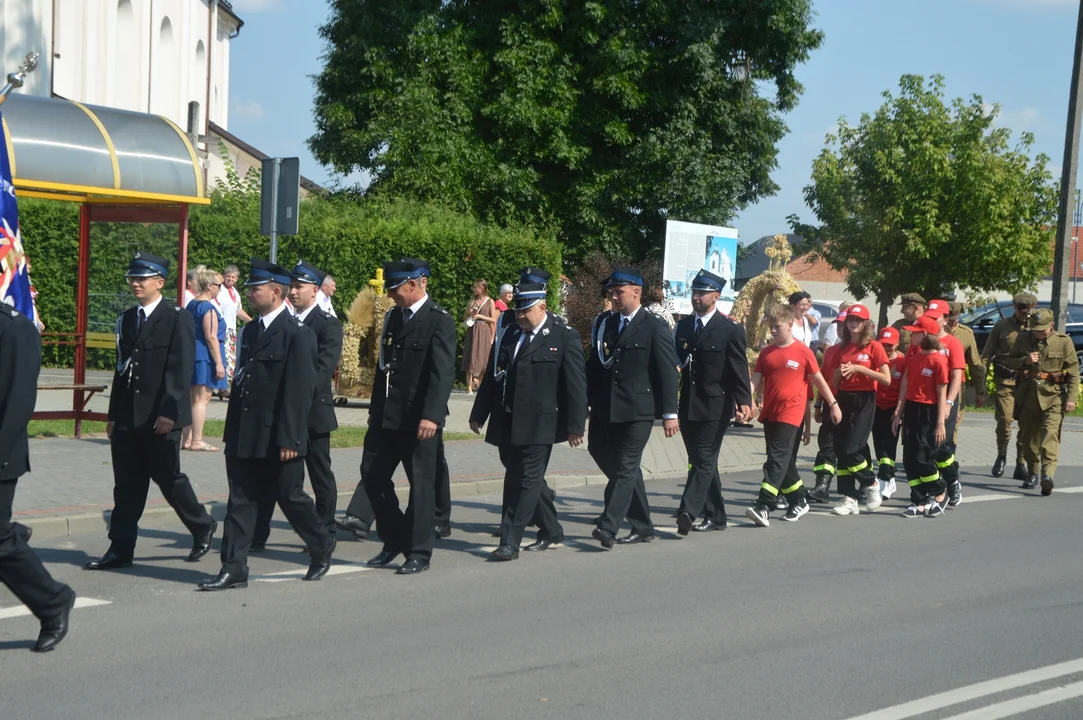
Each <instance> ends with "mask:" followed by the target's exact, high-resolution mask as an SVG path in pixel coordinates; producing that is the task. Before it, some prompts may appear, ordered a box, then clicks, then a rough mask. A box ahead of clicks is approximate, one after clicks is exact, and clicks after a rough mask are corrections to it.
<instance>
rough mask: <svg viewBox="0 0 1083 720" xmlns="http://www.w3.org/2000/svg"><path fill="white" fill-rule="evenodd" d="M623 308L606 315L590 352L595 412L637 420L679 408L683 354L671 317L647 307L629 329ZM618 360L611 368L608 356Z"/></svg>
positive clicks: (591, 396)
mask: <svg viewBox="0 0 1083 720" xmlns="http://www.w3.org/2000/svg"><path fill="white" fill-rule="evenodd" d="M620 319H621V315H620V313H617V312H614V313H613V314H612V315H611V316H610V317H609V318H607V319H606V321H605V328H604V329H603V330H602V332H601V333H600V340H601V342H602V358H599V357H598V352H597V347H593V348H590V354H589V356H588V358H587V398H588V402H589V404H590V412H591V418H592V419H594V420H597V421H600V422H634V421H639V420H652V419H654V418H660V417H662V415H664V414H665V415H669V414H672V415H676V414H677V356H676V354H675V353H674V351H673V336H672V335H671V334H670V332H669V326H668V325H666V322H665V321H664V320H663V319H662V318H660V317H658V316H657V315H654V314H652V313H650V312H648V311H647V309H646V308H643V307H641V308H640V309H639V311H638V312H636V314H635V317H633V318H632V321H631V322H630V323H628V327H627V328H625V330H624V332H623V333H619V329H620ZM603 359H604V360H610V359H611V360H612V361H613V362H612V364H611V365H610V366H609V367H608V368H606V367H605V366H604V365H603V363H602V360H603Z"/></svg>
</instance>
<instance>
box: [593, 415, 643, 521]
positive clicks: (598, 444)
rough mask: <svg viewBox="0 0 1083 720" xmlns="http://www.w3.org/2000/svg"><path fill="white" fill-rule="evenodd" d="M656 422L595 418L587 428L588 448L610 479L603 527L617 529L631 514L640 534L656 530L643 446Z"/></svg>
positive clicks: (603, 515) (631, 518)
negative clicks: (614, 421) (645, 470)
mask: <svg viewBox="0 0 1083 720" xmlns="http://www.w3.org/2000/svg"><path fill="white" fill-rule="evenodd" d="M653 426H654V422H653V421H651V420H641V421H637V422H624V423H607V422H601V421H598V422H592V423H590V428H589V430H588V431H587V449H588V451H589V452H590V455H591V457H592V458H594V462H596V463H598V467H599V468H600V469H601V471H602V472H603V473H604V474H605V476H606V478H607V479H608V481H609V483H608V485H612V490H610V489H609V487H608V485H607V488H606V490H607V497H606V501H605V511H604V512H603V513H602V517H601V522H600V523H599V527H601V528H602V529H603V530H607V531H609V532H611V533H614V534H615V533H616V532H617V530H619V529H620V525H621V523H622V522H624V519H625V518H627V519H628V522H629V523H631V525H632V529H633V530H634V531H636V532H637V533H639V534H640V535H650V534H653V533H654V524H653V523H652V522H651V506H650V503H649V502H648V501H647V488H646V486H644V485H643V470H642V468H641V467H640V464H641V462H642V460H643V449H644V448H645V447H647V440H649V439H650V436H651V428H652V427H653Z"/></svg>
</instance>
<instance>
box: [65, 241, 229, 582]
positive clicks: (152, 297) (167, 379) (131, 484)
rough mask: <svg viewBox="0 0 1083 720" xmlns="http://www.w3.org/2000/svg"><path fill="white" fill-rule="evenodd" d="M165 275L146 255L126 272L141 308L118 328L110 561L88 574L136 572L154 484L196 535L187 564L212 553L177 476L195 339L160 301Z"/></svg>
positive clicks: (165, 267)
mask: <svg viewBox="0 0 1083 720" xmlns="http://www.w3.org/2000/svg"><path fill="white" fill-rule="evenodd" d="M168 274H169V261H168V260H165V259H164V258H160V257H158V256H156V255H150V254H149V253H141V252H140V253H136V254H135V257H134V258H132V261H131V264H130V265H129V266H128V286H129V287H130V288H131V290H132V295H134V296H135V299H136V301H137V303H138V304H136V305H135V306H133V307H131V308H128V309H127V310H125V311H124V312H123V313H121V315H120V317H118V318H117V325H116V336H117V364H116V372H114V373H113V385H112V388H111V390H110V395H109V421H108V423H107V425H106V434H107V435H108V436H109V448H110V453H111V455H112V458H113V482H114V485H113V503H114V506H113V514H112V517H111V519H110V522H109V541H110V544H109V550H108V551H106V553H105V555H103V556H102V557H101V558H100V559H98V560H92V561H90V562H88V563H87V564H86V566H85V567H86V568H87V569H88V570H112V569H115V568H126V567H131V566H132V558H133V557H134V555H135V541H136V537H137V536H138V534H139V518H141V517H142V516H143V510H144V508H145V507H146V504H147V491H148V490H149V488H150V481H151V480H153V481H154V483H155V484H156V485H157V486H158V487H159V488H160V489H161V491H162V496H163V497H165V500H166V502H168V503H169V505H170V506H171V507H172V508H173V509H174V510H175V511H176V512H177V515H178V516H179V517H180V519H181V522H183V523H184V526H185V527H186V528H188V532H190V533H192V538H193V540H192V551H191V552H190V553H189V554H188V558H187V559H188V562H195V561H196V560H199V559H200V558H202V557H203V556H204V555H206V554H207V553H208V552H210V549H211V541H212V540H213V539H214V531H215V529H216V528H217V527H218V523H217V522H215V521H214V519H213V518H211V516H210V515H209V514H208V513H207V509H206V508H205V507H204V506H203V505H202V504H201V503H200V502H199V500H198V499H196V494H195V491H194V490H193V489H192V484H191V483H190V482H189V481H188V476H187V475H185V474H184V473H183V472H181V469H180V443H181V430H182V429H183V428H185V427H187V426H188V425H191V424H192V404H191V400H190V398H189V395H188V392H189V388H190V387H191V384H192V373H193V371H194V369H195V362H196V336H195V323H194V322H193V321H192V316H191V315H190V314H189V313H188V311H187V310H185V309H183V308H179V307H177V306H176V305H174V304H173V303H171V302H169V301H167V300H165V299H164V298H163V297H162V288H163V287H165V279H166V276H167V275H168Z"/></svg>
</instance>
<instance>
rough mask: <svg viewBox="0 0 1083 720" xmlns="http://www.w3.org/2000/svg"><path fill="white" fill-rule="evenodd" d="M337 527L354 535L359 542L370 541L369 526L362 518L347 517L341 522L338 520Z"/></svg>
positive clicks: (336, 521)
mask: <svg viewBox="0 0 1083 720" xmlns="http://www.w3.org/2000/svg"><path fill="white" fill-rule="evenodd" d="M335 525H336V526H337V527H340V528H342V529H343V530H345V531H346V532H348V533H352V534H353V536H354V537H355V538H357V539H358V540H368V539H369V529H370V528H369V526H368V525H367V524H365V521H364V520H362V519H361V518H358V517H354V516H353V515H347V516H346V517H344V518H342V519H341V520H338V519H336V520H335Z"/></svg>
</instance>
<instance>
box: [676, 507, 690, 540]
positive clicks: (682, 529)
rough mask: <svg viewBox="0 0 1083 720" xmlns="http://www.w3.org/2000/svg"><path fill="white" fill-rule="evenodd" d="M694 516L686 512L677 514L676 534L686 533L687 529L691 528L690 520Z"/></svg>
mask: <svg viewBox="0 0 1083 720" xmlns="http://www.w3.org/2000/svg"><path fill="white" fill-rule="evenodd" d="M693 520H694V518H693V517H692V516H691V515H689V514H688V513H686V512H683V513H681V514H680V515H678V516H677V534H678V535H687V534H688V531H689V530H691V529H692V521H693Z"/></svg>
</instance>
